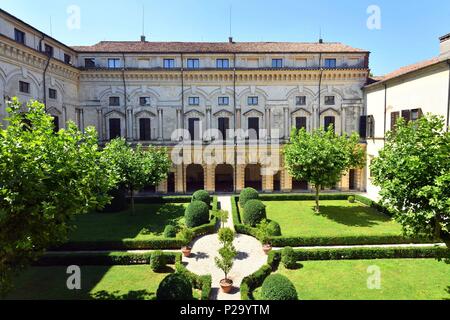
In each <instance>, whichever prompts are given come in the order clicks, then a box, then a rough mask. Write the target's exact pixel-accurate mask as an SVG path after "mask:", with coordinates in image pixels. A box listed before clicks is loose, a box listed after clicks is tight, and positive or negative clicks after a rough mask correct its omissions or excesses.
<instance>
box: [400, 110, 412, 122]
mask: <svg viewBox="0 0 450 320" xmlns="http://www.w3.org/2000/svg"><path fill="white" fill-rule="evenodd" d="M402 118H403V119H405V121H406V122H409V121H411V110H403V111H402Z"/></svg>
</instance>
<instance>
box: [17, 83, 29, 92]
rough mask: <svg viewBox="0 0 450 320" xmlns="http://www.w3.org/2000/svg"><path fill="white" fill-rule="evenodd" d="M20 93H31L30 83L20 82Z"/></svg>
mask: <svg viewBox="0 0 450 320" xmlns="http://www.w3.org/2000/svg"><path fill="white" fill-rule="evenodd" d="M19 91H20V92H22V93H30V84H29V83H28V82H24V81H19Z"/></svg>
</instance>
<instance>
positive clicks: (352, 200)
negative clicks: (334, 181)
mask: <svg viewBox="0 0 450 320" xmlns="http://www.w3.org/2000/svg"><path fill="white" fill-rule="evenodd" d="M348 202H350V203H355V202H356V199H355V196H350V197H348Z"/></svg>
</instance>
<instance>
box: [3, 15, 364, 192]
mask: <svg viewBox="0 0 450 320" xmlns="http://www.w3.org/2000/svg"><path fill="white" fill-rule="evenodd" d="M368 75H369V52H367V51H365V50H361V49H356V48H352V47H350V46H348V45H344V44H341V43H330V42H323V41H322V40H320V41H319V42H317V43H275V42H245V43H244V42H234V41H233V39H231V38H230V39H229V41H228V42H222V43H221V42H215V43H205V42H200V43H199V42H189V43H188V42H150V41H146V40H145V38H144V37H143V38H142V39H141V41H136V42H130V41H129V42H125V41H103V42H100V43H98V44H96V45H93V46H78V47H68V46H66V45H64V44H63V43H61V42H59V41H57V40H56V39H53V38H52V37H50V36H48V35H46V34H44V33H42V32H40V31H39V30H37V29H35V28H33V27H32V26H30V25H28V24H26V23H25V22H23V21H21V20H19V19H17V18H16V17H14V16H12V15H10V14H8V13H7V12H5V11H2V10H0V97H1V98H0V103H1V104H2V108H1V111H0V112H1V114H0V117H1V118H2V119H3V118H4V116H5V109H4V105H5V101H6V100H7V99H8V98H9V97H12V96H18V97H19V99H21V101H27V100H29V99H38V100H41V101H43V102H44V103H45V104H46V106H47V112H48V113H50V114H51V115H53V116H54V117H55V125H56V126H57V127H58V128H64V127H65V126H66V123H67V121H74V122H75V123H76V124H77V125H78V127H79V128H80V129H81V130H83V129H84V128H86V127H88V126H94V127H96V129H97V131H98V132H99V140H100V141H99V142H100V143H102V144H103V143H105V142H107V141H108V140H110V139H111V138H114V137H119V136H120V137H125V138H126V139H127V140H128V141H129V142H130V143H133V144H136V143H141V144H143V145H144V146H145V145H157V146H165V147H167V148H168V151H169V152H170V153H171V155H172V157H173V160H174V165H173V168H172V171H171V173H170V175H169V178H168V180H167V181H165V182H164V183H162V184H161V185H160V186H158V187H157V188H156V190H151V188H150V189H149V190H148V191H153V192H154V191H157V192H159V193H188V192H192V191H194V190H196V189H200V188H205V189H206V190H208V191H211V192H225V191H226V192H232V191H239V190H241V189H243V188H244V187H245V186H253V187H255V188H257V189H260V190H262V191H266V192H271V191H283V192H291V191H308V190H310V188H311V186H310V185H308V183H307V182H302V181H293V179H292V178H291V177H290V176H289V174H288V173H287V170H285V167H284V164H283V154H282V149H283V144H285V143H286V142H287V141H288V140H289V136H290V133H291V129H292V128H293V127H297V128H300V127H305V128H306V129H307V130H311V129H314V128H318V127H319V126H325V127H328V126H329V125H330V124H334V128H335V130H336V132H338V133H349V134H350V133H352V132H354V131H359V130H360V127H363V125H362V123H361V119H364V117H363V118H361V116H363V115H364V101H363V91H362V87H363V86H364V85H365V84H366V83H367V79H368ZM236 131H237V132H238V133H239V137H238V138H235V137H234V136H233V135H232V132H236ZM223 134H225V135H226V136H227V138H226V139H225V141H224V142H222V141H221V140H222V139H220V136H222V135H223ZM191 138H192V139H191ZM361 142H362V143H365V141H364V140H362V141H361ZM177 155H178V156H177ZM179 157H181V158H182V159H183V161H182V162H180V161H179V160H176V159H174V158H179ZM364 172H365V170H351V171H350V172H349V173H348V175H346V176H345V177H343V178H342V181H341V182H340V183H339V185H337V186H336V189H337V190H342V191H348V190H350V189H351V190H357V191H364V190H365V177H364Z"/></svg>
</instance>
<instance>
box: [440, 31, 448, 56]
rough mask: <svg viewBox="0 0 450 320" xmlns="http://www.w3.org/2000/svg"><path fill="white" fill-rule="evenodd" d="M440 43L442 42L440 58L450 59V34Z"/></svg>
mask: <svg viewBox="0 0 450 320" xmlns="http://www.w3.org/2000/svg"><path fill="white" fill-rule="evenodd" d="M439 41H440V42H441V50H440V56H441V57H449V58H450V33H449V34H446V35H445V36H442V37H440V38H439Z"/></svg>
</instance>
